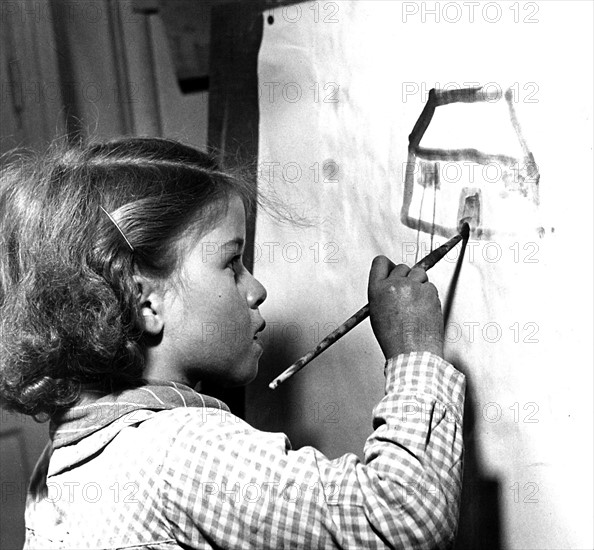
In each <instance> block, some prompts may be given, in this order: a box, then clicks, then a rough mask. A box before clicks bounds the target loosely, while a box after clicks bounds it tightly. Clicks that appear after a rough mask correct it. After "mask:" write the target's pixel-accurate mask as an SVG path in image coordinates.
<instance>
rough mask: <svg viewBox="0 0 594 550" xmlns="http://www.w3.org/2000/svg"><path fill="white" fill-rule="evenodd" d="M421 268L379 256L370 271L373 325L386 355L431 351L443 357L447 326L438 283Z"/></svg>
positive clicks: (389, 356) (370, 303)
mask: <svg viewBox="0 0 594 550" xmlns="http://www.w3.org/2000/svg"><path fill="white" fill-rule="evenodd" d="M428 281H429V279H428V278H427V273H426V272H425V270H423V269H420V268H415V269H410V268H409V267H408V266H406V265H404V264H400V265H397V266H396V265H395V264H394V263H392V262H391V261H390V260H389V259H388V258H386V257H385V256H377V257H376V258H374V260H373V263H372V264H371V271H370V273H369V287H368V295H369V309H370V318H371V326H372V328H373V332H374V334H375V337H376V339H377V341H378V343H379V345H380V347H381V348H382V351H383V352H384V356H385V357H386V359H389V358H391V357H395V356H397V355H400V354H401V353H411V352H424V351H430V352H431V353H434V354H435V355H438V356H439V357H443V339H444V327H443V316H442V313H441V303H440V301H439V296H438V294H437V289H436V288H435V286H434V285H433V284H431V283H429V282H428Z"/></svg>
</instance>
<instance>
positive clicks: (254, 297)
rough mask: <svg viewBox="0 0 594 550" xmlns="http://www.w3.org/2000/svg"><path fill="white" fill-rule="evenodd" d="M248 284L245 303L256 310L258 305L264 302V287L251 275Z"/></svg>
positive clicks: (265, 293)
mask: <svg viewBox="0 0 594 550" xmlns="http://www.w3.org/2000/svg"><path fill="white" fill-rule="evenodd" d="M249 277H250V282H249V283H248V292H247V301H248V305H249V306H250V308H251V309H257V308H258V307H259V306H260V304H261V303H262V302H263V301H264V300H266V296H267V295H268V294H267V292H266V289H265V288H264V285H263V284H262V283H261V282H260V281H258V279H256V278H255V277H254V276H253V275H252V274H251V273H250V274H249Z"/></svg>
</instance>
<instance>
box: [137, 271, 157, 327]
mask: <svg viewBox="0 0 594 550" xmlns="http://www.w3.org/2000/svg"><path fill="white" fill-rule="evenodd" d="M133 277H134V281H135V282H136V285H137V286H138V302H139V304H140V311H141V314H142V323H143V326H142V330H143V331H144V332H146V333H148V334H150V335H152V336H158V335H159V334H161V332H163V328H164V326H165V319H164V311H163V294H164V293H163V285H162V284H157V282H155V281H154V280H152V279H149V278H148V277H145V276H144V275H140V274H135V275H134V276H133Z"/></svg>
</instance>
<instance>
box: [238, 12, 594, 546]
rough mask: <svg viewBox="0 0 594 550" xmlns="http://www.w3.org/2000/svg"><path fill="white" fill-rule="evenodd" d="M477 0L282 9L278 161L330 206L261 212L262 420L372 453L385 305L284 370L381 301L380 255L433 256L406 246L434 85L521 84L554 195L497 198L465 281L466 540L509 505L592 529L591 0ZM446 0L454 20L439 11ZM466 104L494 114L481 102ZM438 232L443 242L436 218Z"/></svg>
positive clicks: (505, 518)
mask: <svg viewBox="0 0 594 550" xmlns="http://www.w3.org/2000/svg"><path fill="white" fill-rule="evenodd" d="M446 4H447V5H448V6H449V7H448V8H446V7H445V6H446ZM469 4H471V3H458V7H459V8H460V13H461V15H460V19H459V20H457V21H456V18H457V14H458V12H457V11H456V9H455V8H456V6H455V5H454V6H453V7H452V3H443V2H442V3H439V2H437V3H435V2H422V3H411V2H385V1H378V2H374V1H365V2H311V3H304V4H301V5H299V6H297V7H292V8H286V9H284V10H280V9H278V10H275V11H273V12H269V13H266V14H265V17H264V25H265V34H264V40H263V45H262V49H261V52H260V64H259V80H260V86H261V92H262V95H261V100H260V110H261V127H260V159H259V162H260V166H261V168H262V172H263V173H262V175H263V176H264V179H266V178H267V177H268V176H270V175H272V174H273V176H274V177H273V178H272V179H271V181H272V182H273V184H274V185H275V187H276V188H277V190H279V192H280V193H281V194H282V195H283V196H284V197H286V198H287V199H288V200H290V201H292V202H293V203H294V204H295V205H297V208H298V209H300V210H302V211H303V212H305V213H306V214H308V215H309V216H311V217H315V216H317V217H319V218H320V219H323V220H324V223H321V224H318V225H316V226H315V227H313V228H310V229H307V230H299V229H295V228H288V227H282V226H279V225H278V224H275V223H272V222H271V221H270V220H269V219H267V218H266V217H265V216H262V215H261V216H260V217H259V221H258V227H257V234H256V247H257V249H256V258H258V247H259V249H260V252H261V253H262V254H261V256H260V258H259V259H258V260H257V261H256V263H255V274H256V276H257V277H259V278H260V280H262V282H263V283H264V284H265V286H267V288H268V291H269V298H268V301H267V302H266V303H265V304H264V305H263V306H262V308H261V310H262V312H263V315H264V317H265V318H266V319H267V321H268V322H269V329H268V334H267V336H268V343H269V347H270V348H271V350H272V349H276V351H267V353H266V354H265V356H264V361H263V365H262V369H261V375H260V377H259V378H258V380H257V381H256V383H255V384H254V385H252V387H251V388H250V389H249V390H248V420H250V421H252V422H253V423H254V424H256V425H257V426H259V427H261V428H264V429H270V430H285V431H287V432H288V433H289V435H290V436H291V438H292V439H293V442H294V443H295V444H296V446H300V445H303V444H314V445H317V446H318V447H319V448H321V450H323V451H324V452H326V453H327V454H329V455H330V456H338V455H340V454H342V453H344V452H347V451H354V452H357V453H359V454H361V450H362V446H363V443H364V441H365V438H366V437H367V435H368V434H369V433H370V427H371V426H370V420H371V409H372V407H373V405H374V403H375V402H376V401H377V400H378V399H379V398H380V397H381V394H382V365H383V363H382V357H381V353H380V350H379V347H378V346H377V344H376V343H375V341H374V339H373V336H372V333H371V329H370V327H369V325H368V324H367V325H365V326H362V327H358V328H357V329H355V330H354V331H353V333H352V334H351V335H349V336H347V337H346V338H345V339H344V340H343V341H341V342H340V343H339V344H337V345H336V346H334V347H333V348H332V349H331V350H329V351H328V352H326V353H325V354H324V355H323V356H321V357H320V358H318V359H317V360H316V361H315V362H314V363H312V364H311V365H309V366H308V367H306V369H305V370H304V371H302V372H301V373H299V374H297V375H296V376H295V377H294V378H293V379H291V380H290V381H289V382H287V383H286V384H285V385H284V386H281V387H280V388H279V390H277V393H274V394H271V393H270V392H269V390H267V388H266V386H267V384H268V382H270V380H271V379H272V378H273V377H274V376H276V375H277V374H278V373H280V372H281V371H282V370H284V369H285V368H286V367H287V366H288V365H289V364H290V363H292V362H293V361H294V360H296V359H297V358H299V357H300V356H301V355H302V354H304V353H305V352H306V351H309V350H310V349H311V348H313V347H314V345H315V344H316V343H317V341H318V340H319V339H320V338H321V337H323V336H324V335H325V334H326V333H327V332H329V330H331V329H332V328H334V327H335V326H336V325H337V324H338V323H341V322H343V321H344V320H345V319H346V318H347V317H348V316H350V315H351V314H352V313H354V312H355V311H356V310H357V309H358V308H359V307H361V306H362V305H363V304H364V303H365V302H366V284H367V276H368V271H369V265H370V262H371V260H372V258H373V257H374V256H375V255H377V254H386V255H388V256H390V257H391V258H392V259H393V260H394V261H396V262H397V263H398V262H401V261H404V262H406V263H408V264H409V265H410V264H412V263H413V262H414V259H415V258H414V254H413V255H410V254H406V252H407V251H409V250H411V248H410V246H411V245H412V247H413V250H414V248H415V247H416V246H417V233H416V232H415V231H413V230H412V229H410V228H408V227H405V226H404V225H403V224H402V223H401V222H400V208H401V205H402V193H403V166H404V165H405V163H406V160H407V145H408V134H409V133H410V132H411V130H412V128H413V126H414V123H415V122H416V120H417V118H418V116H419V115H420V113H421V110H422V108H423V106H424V103H425V101H426V93H427V92H428V90H429V89H431V88H442V87H444V86H446V85H447V84H449V85H450V87H464V86H466V84H465V83H469V82H476V83H480V84H482V85H486V84H488V83H491V87H496V86H499V87H501V88H502V89H505V88H506V87H508V86H511V87H512V89H515V90H516V101H515V102H514V106H515V108H516V111H517V114H518V118H519V120H520V122H521V125H522V129H523V132H524V136H525V138H526V140H527V142H528V144H529V147H530V149H531V150H532V152H533V154H534V157H535V160H536V163H537V164H538V167H539V171H540V206H539V207H538V208H537V209H536V210H535V211H533V212H532V213H531V214H530V219H528V210H527V209H526V210H522V208H520V209H517V210H515V211H513V213H512V211H511V210H505V209H506V208H509V209H511V202H510V201H509V200H508V201H507V202H506V200H501V201H500V200H499V198H495V199H493V200H496V201H499V202H497V205H496V209H497V212H498V214H499V216H500V218H501V219H502V220H503V222H504V223H505V227H503V226H502V224H501V223H500V225H499V226H498V227H497V229H496V231H495V232H494V233H493V234H492V236H491V237H490V240H488V241H486V240H485V239H484V238H483V239H482V240H477V239H476V238H475V239H473V240H472V241H471V243H470V245H471V246H472V248H470V247H469V248H468V249H467V250H466V256H465V259H464V262H463V265H462V270H461V274H460V278H459V280H458V285H457V293H456V296H455V300H454V305H453V309H452V314H451V317H450V319H449V322H450V324H452V325H454V324H455V325H457V326H458V327H459V328H461V329H462V331H463V332H462V334H461V335H460V336H459V337H458V338H456V336H455V333H454V332H450V335H451V336H450V338H451V340H452V341H451V343H450V344H449V345H448V346H447V358H448V359H449V360H451V361H452V362H453V363H454V364H455V365H456V366H458V367H459V368H460V369H461V370H463V371H464V372H465V373H466V374H467V375H468V382H469V389H468V398H467V399H468V405H469V407H468V411H467V415H466V420H467V427H466V431H467V438H466V441H467V448H468V451H469V452H468V455H467V456H468V462H467V473H466V477H465V482H466V484H467V494H466V495H465V506H464V508H463V513H464V514H466V516H465V517H463V518H462V521H461V529H463V530H465V532H463V533H461V539H462V540H463V541H465V542H464V544H466V547H468V545H469V544H471V543H474V544H479V542H477V541H480V537H481V533H470V531H472V529H479V527H477V526H478V525H479V524H480V522H483V524H485V525H487V524H489V522H491V525H490V527H489V529H491V531H488V532H489V533H491V534H493V533H494V535H493V536H497V537H498V540H500V542H501V546H503V547H506V548H534V549H537V548H538V549H542V548H588V547H592V546H593V540H592V530H591V517H592V511H593V510H592V432H593V430H592V346H591V334H592V315H591V304H592V288H591V280H592V252H591V251H592V213H591V208H592V52H593V48H592V4H591V3H586V2H563V3H561V2H539V3H535V2H519V3H517V2H516V3H507V2H499V3H493V2H492V3H489V5H487V4H485V3H481V4H480V5H479V6H477V7H476V11H475V14H474V19H473V21H471V19H470V15H469V9H470V7H469ZM434 7H437V8H438V10H439V13H440V21H439V22H436V21H435V15H431V14H428V13H427V12H426V10H428V9H430V8H434ZM444 9H447V10H448V11H444ZM514 10H515V11H514ZM268 15H273V17H274V23H273V24H269V23H267V22H266V21H267V20H266V17H267V16H268ZM316 17H317V19H316ZM336 86H339V93H338V95H337V96H332V95H330V94H331V93H332V92H333V90H334V89H335V87H336ZM318 92H319V95H318ZM299 93H301V96H299ZM336 98H337V99H338V101H336V102H333V101H332V100H333V99H336ZM324 99H326V101H324ZM444 109H445V108H444ZM465 112H466V114H464V115H463V117H462V120H463V121H464V122H465V123H469V124H472V123H476V121H475V120H473V118H474V117H475V113H476V111H470V110H466V111H465ZM475 126H478V124H475ZM479 133H480V129H479ZM491 133H492V130H491V128H490V127H489V126H485V127H483V129H482V135H483V136H487V137H490V134H491ZM477 139H478V138H477V136H471V137H470V139H469V143H470V145H471V146H474V147H477V148H478V146H477V145H473V144H475V143H477ZM483 141H484V140H483ZM487 141H488V140H487ZM328 160H331V161H333V162H334V164H335V166H337V167H338V168H339V171H338V173H337V175H336V177H335V178H332V177H331V176H332V174H326V176H327V177H326V180H324V175H323V174H322V176H321V177H317V176H316V170H317V168H316V163H319V165H320V166H321V165H323V163H324V162H325V161H328ZM274 163H276V164H274ZM271 170H272V171H273V172H271ZM299 171H300V172H299ZM299 173H300V175H299ZM316 178H317V180H316ZM333 179H335V180H336V181H332V180H333ZM444 185H445V184H444ZM444 193H447V192H446V191H444ZM506 205H507V206H506ZM492 206H493V205H492ZM455 216H456V212H452V217H453V218H455ZM524 216H525V218H524ZM536 221H537V222H538V223H533V222H536ZM536 226H539V227H542V228H544V233H542V232H539V231H537V227H536ZM541 235H543V236H542V237H541ZM440 241H441V242H443V241H444V239H443V238H442V239H440ZM274 243H278V244H274ZM420 244H424V245H425V246H426V249H427V248H428V247H429V246H430V236H429V235H427V234H423V233H421V235H420ZM488 247H490V248H488ZM486 248H488V249H487V250H486ZM498 250H499V251H500V254H501V257H500V258H497V259H496V260H495V261H493V259H492V258H493V254H496V253H497V251H498ZM299 254H300V256H299ZM485 254H486V256H485ZM334 260H336V261H335V262H334ZM454 268H455V263H454V262H453V261H447V260H446V261H444V262H442V263H440V264H438V266H436V267H435V268H434V270H433V271H432V272H431V273H430V278H431V280H432V281H433V282H435V284H436V285H437V286H438V288H439V290H440V295H441V297H442V301H443V302H445V300H446V298H447V295H448V287H449V284H450V281H451V279H452V276H453V273H454ZM516 323H517V324H516ZM472 326H475V327H476V329H475V330H476V332H475V334H474V335H471V334H470V333H469V329H470V328H471V327H472ZM485 330H486V332H485ZM497 330H499V331H500V335H499V336H497ZM493 331H494V332H493ZM516 340H517V341H516ZM487 516H490V517H487ZM483 534H484V533H483ZM496 544H497V543H496V542H494V541H493V540H491V541H485V542H484V544H482V543H480V546H481V547H483V548H488V547H495V546H494V545H496Z"/></svg>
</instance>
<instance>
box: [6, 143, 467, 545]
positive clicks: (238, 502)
mask: <svg viewBox="0 0 594 550" xmlns="http://www.w3.org/2000/svg"><path fill="white" fill-rule="evenodd" d="M256 203H257V198H256V192H255V190H254V189H253V188H252V187H250V186H249V185H248V184H246V183H245V182H243V181H242V180H240V179H237V178H235V177H232V176H231V175H229V174H226V173H224V172H223V171H221V170H220V169H219V167H218V166H217V163H216V162H215V161H214V160H213V159H212V158H210V157H209V156H208V155H206V154H204V153H201V152H199V151H196V150H194V149H192V148H189V147H186V146H184V145H181V144H179V143H176V142H173V141H169V140H161V139H140V138H134V139H122V140H119V141H115V142H110V143H104V144H95V145H90V146H81V147H71V148H67V149H62V150H55V151H53V152H51V153H49V154H47V155H45V157H44V158H42V159H41V160H39V159H38V160H35V161H33V160H26V159H17V160H16V161H13V162H12V163H9V164H8V165H7V166H6V167H5V169H4V170H3V172H2V180H1V185H0V308H1V325H0V346H1V351H2V353H1V356H0V395H1V397H2V402H3V404H4V406H6V407H8V408H10V409H12V410H16V411H20V412H23V413H25V414H29V415H33V416H35V417H37V418H42V417H43V418H48V417H49V418H50V420H51V422H50V443H49V445H48V447H47V448H46V450H45V452H44V454H43V455H42V457H41V458H40V459H39V461H38V464H37V466H36V468H35V472H34V474H33V477H32V480H31V484H30V488H29V494H28V499H27V509H26V525H27V535H26V542H25V548H43V549H50V548H70V549H80V548H101V549H102V548H126V549H132V548H143V549H149V548H150V549H165V548H230V549H238V548H258V549H264V548H270V549H280V548H300V549H305V548H358V549H363V548H435V547H438V548H441V547H447V546H449V545H451V543H452V541H453V537H454V534H455V530H456V525H457V515H458V504H459V495H460V488H461V464H462V410H463V400H464V377H463V376H462V375H461V374H460V373H459V372H458V371H457V370H455V369H454V368H453V367H452V366H451V365H450V364H448V363H447V362H445V361H444V360H443V359H442V355H443V347H442V342H443V320H442V317H441V306H440V303H439V298H438V296H437V291H436V289H435V287H434V286H433V285H431V284H430V283H428V282H427V276H426V274H425V272H424V271H423V270H419V269H413V270H410V269H409V268H408V267H406V266H405V265H399V266H394V265H393V264H392V263H391V262H390V261H389V260H388V259H387V258H385V257H383V256H380V257H378V258H376V259H375V260H374V262H373V264H372V267H371V272H370V279H369V301H370V308H371V322H372V326H373V330H374V332H375V335H376V338H377V340H378V343H379V344H380V346H381V348H382V350H383V352H384V354H385V356H386V364H385V375H386V395H385V397H384V398H383V399H382V400H381V401H380V403H379V404H378V405H377V407H376V408H375V410H374V421H373V427H374V430H375V431H374V432H373V434H372V435H371V436H370V437H369V439H368V441H367V443H366V446H365V461H364V462H361V461H360V460H359V459H358V458H357V457H356V456H355V455H354V454H349V455H345V456H343V457H341V458H339V459H336V460H328V459H327V458H326V457H325V456H324V455H322V454H321V453H320V452H319V451H317V450H316V449H314V448H311V447H305V448H302V449H299V450H292V449H291V447H290V444H289V442H288V440H287V438H286V436H285V435H283V434H280V433H266V432H261V431H258V430H256V429H254V428H253V427H251V426H249V425H248V424H246V423H245V422H243V421H242V420H241V419H239V418H237V417H235V416H234V415H232V414H231V413H230V412H229V409H228V408H227V407H226V405H225V404H224V403H222V402H220V401H218V400H216V399H214V398H211V397H208V396H206V395H202V394H200V393H197V392H195V391H194V390H193V389H192V388H193V387H195V386H196V384H197V383H198V382H200V381H206V380H211V381H216V382H218V383H222V384H226V385H241V384H247V383H248V382H250V381H251V380H252V379H253V378H254V377H255V376H256V373H257V369H258V359H259V357H260V354H261V353H262V346H261V344H260V342H259V340H258V334H259V333H260V331H262V330H263V329H264V325H265V323H264V320H263V318H262V316H261V315H260V312H259V306H260V304H261V303H262V302H263V301H264V300H265V299H266V291H265V289H264V287H263V286H262V285H261V284H260V283H259V282H258V281H257V280H256V279H255V278H254V277H253V276H252V275H251V274H250V273H249V272H248V271H247V270H246V269H245V267H244V266H243V263H242V253H243V250H244V247H245V218H246V212H249V211H251V209H253V208H254V207H255V205H256ZM213 327H214V328H215V329H216V330H213ZM223 333H225V334H227V335H229V334H231V335H234V338H229V337H226V338H225V339H224V341H223V340H222V339H217V338H216V337H215V336H216V334H223ZM213 334H214V335H215V336H213ZM377 367H379V366H375V368H377ZM370 368H374V366H373V365H370Z"/></svg>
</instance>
